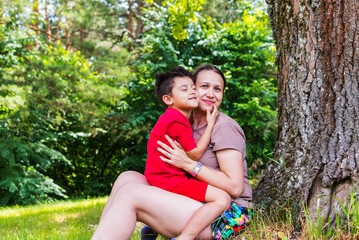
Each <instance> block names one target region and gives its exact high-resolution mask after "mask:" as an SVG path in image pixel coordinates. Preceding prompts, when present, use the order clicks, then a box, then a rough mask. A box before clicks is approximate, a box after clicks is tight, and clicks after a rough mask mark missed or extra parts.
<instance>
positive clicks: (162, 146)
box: [157, 141, 172, 152]
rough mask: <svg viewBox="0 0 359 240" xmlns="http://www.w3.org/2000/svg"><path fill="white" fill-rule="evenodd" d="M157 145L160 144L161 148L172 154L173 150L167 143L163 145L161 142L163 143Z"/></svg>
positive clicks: (158, 142) (159, 142)
mask: <svg viewBox="0 0 359 240" xmlns="http://www.w3.org/2000/svg"><path fill="white" fill-rule="evenodd" d="M157 144H158V145H159V146H160V147H161V148H163V149H165V150H166V151H168V152H170V151H171V150H172V148H170V147H169V146H168V145H167V144H165V143H163V142H161V141H157Z"/></svg>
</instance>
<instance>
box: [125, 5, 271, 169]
mask: <svg viewBox="0 0 359 240" xmlns="http://www.w3.org/2000/svg"><path fill="white" fill-rule="evenodd" d="M188 14H189V13H187V15H188ZM193 14H196V19H197V21H196V22H191V21H189V23H188V25H187V26H186V29H185V30H186V34H187V35H186V38H185V39H183V40H182V41H180V40H177V39H182V38H178V37H176V34H177V33H176V32H174V31H172V27H173V23H172V20H171V19H172V18H171V16H170V14H169V11H168V10H167V8H166V7H163V6H157V5H154V7H153V8H152V9H151V8H150V9H147V12H146V16H147V17H148V19H150V20H148V22H147V24H148V27H150V26H152V23H153V21H154V19H155V20H156V21H157V22H158V23H157V26H158V27H155V28H151V30H150V31H149V32H148V33H147V34H145V35H144V37H143V39H142V43H143V48H141V49H139V53H140V54H139V59H138V61H137V63H136V65H135V67H136V68H135V69H136V74H137V80H136V81H133V82H131V83H130V85H129V87H128V89H129V94H128V95H127V97H126V98H125V99H124V100H125V101H126V102H127V103H128V104H129V105H128V106H127V109H126V111H125V112H122V115H126V114H127V115H128V116H129V118H128V120H127V121H128V122H131V126H132V128H135V129H141V128H142V130H141V131H139V132H138V134H139V135H140V136H141V137H139V138H136V140H135V141H134V145H136V146H145V144H146V139H147V137H146V138H143V136H148V134H149V131H150V129H151V127H152V126H153V125H154V124H155V122H156V120H157V118H158V116H159V115H160V114H161V113H162V112H163V110H164V109H162V108H161V107H160V104H159V102H158V100H157V99H156V98H155V95H154V90H153V83H154V75H155V74H156V73H159V72H164V71H167V70H169V69H171V68H173V67H174V66H177V65H182V66H185V67H186V68H187V69H189V70H192V69H194V68H195V67H197V66H198V65H200V64H203V63H212V64H214V65H216V66H218V67H219V68H221V70H222V71H223V72H224V74H225V76H226V78H227V82H228V87H227V88H226V90H225V91H226V92H225V99H224V102H223V105H222V111H224V112H225V113H227V114H229V115H230V116H232V117H233V118H234V119H235V120H236V121H237V122H238V123H239V124H240V125H241V126H242V128H243V129H244V131H245V133H246V136H247V161H248V163H249V165H250V166H251V165H252V164H253V166H254V168H252V170H253V172H252V173H254V174H256V173H258V169H257V166H260V165H262V168H263V167H264V165H265V163H266V162H267V161H268V155H269V154H271V151H272V149H273V147H274V143H275V135H276V133H275V131H276V121H277V117H276V83H275V80H274V78H275V76H274V71H275V67H274V54H275V53H274V44H273V41H272V38H271V35H270V27H269V19H268V17H267V16H266V15H265V14H263V13H262V12H259V11H254V10H253V11H251V13H248V11H246V10H244V11H243V16H242V18H241V19H238V20H236V21H234V22H229V23H223V24H219V23H218V22H216V21H215V20H213V19H211V18H209V17H206V16H204V15H201V14H200V13H199V12H195V13H193ZM181 36H182V35H181ZM121 131H126V129H121ZM127 133H128V135H131V134H134V133H133V132H132V133H130V131H128V132H127ZM135 149H136V150H135V151H134V152H131V154H129V156H131V158H134V157H135V155H137V156H138V159H142V161H144V159H145V148H144V147H141V148H140V147H136V148H135Z"/></svg>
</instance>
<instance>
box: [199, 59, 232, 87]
mask: <svg viewBox="0 0 359 240" xmlns="http://www.w3.org/2000/svg"><path fill="white" fill-rule="evenodd" d="M202 71H212V72H215V73H217V74H218V75H219V76H221V78H222V79H223V92H224V89H225V88H226V84H227V81H226V78H225V77H224V74H223V73H222V71H221V70H220V69H219V68H218V67H216V66H214V65H212V64H209V63H206V64H203V65H201V66H199V67H197V68H196V69H195V70H194V72H193V77H194V82H195V83H196V80H197V76H198V74H199V73H200V72H202Z"/></svg>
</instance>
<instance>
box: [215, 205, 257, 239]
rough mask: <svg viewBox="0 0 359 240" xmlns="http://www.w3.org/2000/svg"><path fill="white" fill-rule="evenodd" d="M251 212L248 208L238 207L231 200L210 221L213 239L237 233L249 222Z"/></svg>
mask: <svg viewBox="0 0 359 240" xmlns="http://www.w3.org/2000/svg"><path fill="white" fill-rule="evenodd" d="M251 214H252V211H251V210H250V209H247V208H243V207H239V206H237V205H236V204H235V203H233V202H232V203H231V204H230V205H229V207H228V209H227V210H226V211H224V212H223V213H222V214H221V215H220V216H219V217H218V218H217V219H216V220H214V221H213V222H212V224H211V226H212V237H213V239H225V238H230V237H231V236H234V235H236V234H238V233H239V232H240V231H242V230H244V228H245V226H247V225H248V224H249V223H250V222H251V219H250V218H251Z"/></svg>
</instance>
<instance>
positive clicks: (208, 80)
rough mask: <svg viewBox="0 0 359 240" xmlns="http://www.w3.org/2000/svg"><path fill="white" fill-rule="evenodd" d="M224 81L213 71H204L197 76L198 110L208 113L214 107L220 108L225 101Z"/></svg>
mask: <svg viewBox="0 0 359 240" xmlns="http://www.w3.org/2000/svg"><path fill="white" fill-rule="evenodd" d="M223 85H224V82H223V79H222V77H221V76H220V75H219V74H217V73H215V72H213V71H211V70H204V71H202V72H200V73H199V74H198V75H197V79H196V89H197V93H198V97H199V100H198V109H200V110H201V111H204V112H205V111H207V109H211V108H212V106H213V105H215V106H216V107H217V108H219V105H221V103H222V99H223V90H224V89H223Z"/></svg>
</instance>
